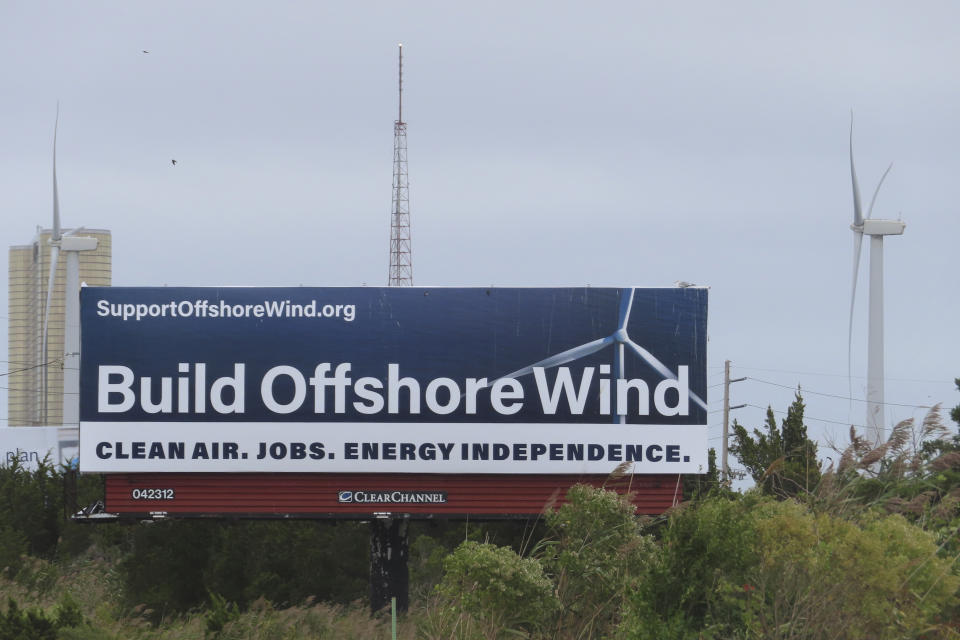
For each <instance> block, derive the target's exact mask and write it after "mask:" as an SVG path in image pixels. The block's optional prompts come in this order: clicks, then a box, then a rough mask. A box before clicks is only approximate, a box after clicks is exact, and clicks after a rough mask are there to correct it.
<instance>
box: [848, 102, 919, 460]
mask: <svg viewBox="0 0 960 640" xmlns="http://www.w3.org/2000/svg"><path fill="white" fill-rule="evenodd" d="M892 167H893V164H891V165H890V166H889V167H887V170H886V171H884V173H883V176H882V177H881V178H880V182H879V183H878V184H877V188H876V190H875V191H874V192H873V198H871V199H870V208H869V209H867V217H866V218H864V217H863V214H862V212H861V209H860V186H859V185H858V184H857V171H856V169H855V168H854V164H853V114H851V115H850V179H851V181H852V182H853V224H852V225H850V228H851V229H853V288H852V291H851V294H850V328H849V334H848V337H847V369H848V371H849V370H850V369H851V368H852V353H853V307H854V303H855V301H856V297H857V274H858V272H859V269H860V248H861V245H862V244H863V236H864V235H867V236H870V292H869V295H870V300H869V307H870V313H869V321H868V322H869V325H868V330H867V334H868V335H867V423H866V427H867V428H866V433H865V434H864V435H865V436H866V439H867V441H868V442H870V443H872V444H879V443H881V442H883V441H884V440H885V420H884V410H883V409H884V400H883V380H884V377H883V236H891V235H895V236H899V235H902V234H903V230H904V229H905V228H906V226H907V225H906V224H905V223H904V222H902V221H900V220H879V219H876V218H872V217H871V215H872V213H873V205H874V203H875V202H876V200H877V194H878V193H879V192H880V186H881V185H882V184H883V181H884V179H885V178H886V177H887V174H888V173H890V169H891V168H892ZM851 387H852V383H851ZM852 395H853V394H852V393H851V396H852Z"/></svg>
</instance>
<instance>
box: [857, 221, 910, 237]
mask: <svg viewBox="0 0 960 640" xmlns="http://www.w3.org/2000/svg"><path fill="white" fill-rule="evenodd" d="M850 228H851V229H853V230H854V231H859V232H860V233H862V234H864V235H867V236H902V235H903V230H904V229H906V228H907V223H906V222H903V221H901V220H878V219H876V218H867V219H866V220H864V221H863V224H862V225H860V226H859V227H856V226H854V225H850Z"/></svg>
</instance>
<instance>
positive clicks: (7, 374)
mask: <svg viewBox="0 0 960 640" xmlns="http://www.w3.org/2000/svg"><path fill="white" fill-rule="evenodd" d="M55 362H60V360H51V361H50V362H44V363H41V364H35V365H33V366H32V367H24V368H23V369H14V370H13V371H7V372H6V373H0V376H9V375H13V374H14V373H20V372H22V371H30V370H31V369H38V368H40V367H46V366H48V365H51V364H54V363H55Z"/></svg>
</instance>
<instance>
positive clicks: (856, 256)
mask: <svg viewBox="0 0 960 640" xmlns="http://www.w3.org/2000/svg"><path fill="white" fill-rule="evenodd" d="M862 247H863V233H862V232H860V231H854V232H853V286H852V287H851V288H850V327H849V328H848V331H847V386H848V387H849V391H850V393H849V394H848V395H849V397H850V403H851V406H852V404H853V307H854V303H855V302H856V300H857V275H858V274H859V272H860V251H861V249H862Z"/></svg>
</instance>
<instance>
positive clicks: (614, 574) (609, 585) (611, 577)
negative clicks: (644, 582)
mask: <svg viewBox="0 0 960 640" xmlns="http://www.w3.org/2000/svg"><path fill="white" fill-rule="evenodd" d="M634 512H635V508H634V506H633V505H632V504H631V503H630V501H629V499H628V498H627V497H625V496H621V495H619V494H617V493H616V492H613V491H605V490H603V489H598V488H594V487H591V486H587V485H576V486H574V487H572V488H571V489H570V490H569V491H568V492H567V502H566V503H565V504H564V505H562V506H561V507H560V508H559V509H557V510H556V511H548V512H546V513H545V514H544V521H545V523H546V525H547V527H548V529H549V532H550V534H549V537H548V538H547V539H546V540H545V541H544V542H543V543H541V545H540V548H539V549H538V551H537V554H538V555H539V556H541V561H542V562H543V565H544V567H545V569H546V570H547V571H548V572H549V573H550V575H551V576H552V577H553V580H554V582H555V584H556V591H557V595H558V597H559V599H560V602H561V609H560V613H559V616H558V618H557V620H556V622H555V627H554V632H555V634H556V635H557V636H562V637H567V636H569V637H574V638H592V637H607V636H608V634H609V633H610V631H611V630H612V629H613V628H614V627H615V626H616V623H617V621H618V619H619V613H620V609H621V606H622V602H623V598H624V597H625V596H626V594H627V593H628V592H630V591H631V590H632V589H633V588H634V587H635V582H636V580H637V578H638V577H639V575H640V574H641V573H642V571H643V567H644V565H645V564H646V562H647V560H648V559H649V558H650V556H651V554H652V553H653V542H652V540H651V539H650V538H649V537H647V536H644V535H642V534H641V531H640V522H639V521H638V519H637V517H636V516H635V515H634Z"/></svg>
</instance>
